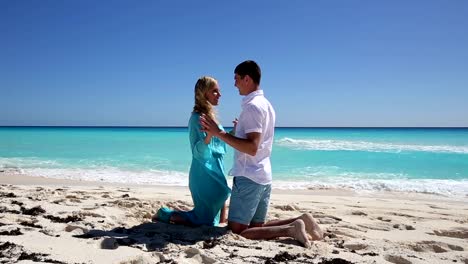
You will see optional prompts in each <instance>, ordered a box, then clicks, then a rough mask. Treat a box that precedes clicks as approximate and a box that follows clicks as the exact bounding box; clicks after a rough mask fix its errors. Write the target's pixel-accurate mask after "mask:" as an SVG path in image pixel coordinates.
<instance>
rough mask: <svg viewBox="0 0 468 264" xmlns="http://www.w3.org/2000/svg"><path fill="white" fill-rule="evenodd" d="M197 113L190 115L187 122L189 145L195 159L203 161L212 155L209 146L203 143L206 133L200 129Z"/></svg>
mask: <svg viewBox="0 0 468 264" xmlns="http://www.w3.org/2000/svg"><path fill="white" fill-rule="evenodd" d="M199 120H200V117H199V115H196V114H194V115H192V117H191V118H190V122H189V134H190V146H191V148H192V155H193V157H194V158H195V159H197V160H199V161H201V162H204V161H206V160H209V159H210V158H211V156H212V153H211V149H210V146H209V145H207V144H205V138H206V133H205V132H202V131H201V126H200V121H199Z"/></svg>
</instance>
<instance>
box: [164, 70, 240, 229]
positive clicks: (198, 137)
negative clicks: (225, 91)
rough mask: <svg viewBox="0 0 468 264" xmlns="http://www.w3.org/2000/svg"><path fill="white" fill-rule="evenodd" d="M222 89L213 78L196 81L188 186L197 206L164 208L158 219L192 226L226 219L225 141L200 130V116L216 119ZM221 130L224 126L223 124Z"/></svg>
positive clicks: (227, 192)
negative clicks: (190, 207)
mask: <svg viewBox="0 0 468 264" xmlns="http://www.w3.org/2000/svg"><path fill="white" fill-rule="evenodd" d="M220 97H221V92H220V90H219V86H218V82H217V81H216V80H215V79H214V78H211V77H207V76H204V77H201V78H200V79H198V81H197V83H196V84H195V106H194V107H193V112H192V115H191V117H190V121H189V125H188V127H189V133H190V146H191V149H192V164H191V166H190V173H189V188H190V192H191V193H192V200H193V204H194V208H193V209H192V210H191V211H178V210H171V209H169V208H167V207H162V208H160V209H159V210H158V212H157V213H156V216H155V220H156V221H161V222H165V223H174V224H183V225H189V226H200V225H208V226H216V225H218V224H219V223H220V219H221V222H225V221H226V213H225V211H226V210H225V202H226V199H227V198H228V197H229V194H230V192H231V190H230V189H229V187H228V185H227V181H226V177H225V176H224V175H225V173H224V163H223V162H224V161H223V160H224V154H225V153H226V144H225V143H224V142H223V141H221V140H220V139H218V138H217V137H213V136H212V135H211V134H207V133H205V132H202V131H201V127H200V122H199V119H200V115H201V114H205V115H208V116H210V117H211V118H213V119H214V120H216V114H215V111H214V106H216V105H218V101H219V98H220ZM219 126H220V129H223V128H222V126H221V125H219Z"/></svg>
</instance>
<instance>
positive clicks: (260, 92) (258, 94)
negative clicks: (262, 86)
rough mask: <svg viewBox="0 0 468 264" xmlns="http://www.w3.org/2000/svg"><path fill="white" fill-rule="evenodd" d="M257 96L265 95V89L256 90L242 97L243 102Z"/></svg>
mask: <svg viewBox="0 0 468 264" xmlns="http://www.w3.org/2000/svg"><path fill="white" fill-rule="evenodd" d="M256 96H263V90H255V91H253V92H251V93H249V94H248V95H246V96H245V97H244V98H243V99H242V104H246V103H248V102H250V101H251V100H252V99H253V98H254V97H256Z"/></svg>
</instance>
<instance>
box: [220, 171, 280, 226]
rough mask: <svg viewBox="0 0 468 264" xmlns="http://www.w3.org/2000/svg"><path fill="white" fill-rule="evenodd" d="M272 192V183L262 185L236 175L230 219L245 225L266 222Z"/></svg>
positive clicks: (230, 206)
mask: <svg viewBox="0 0 468 264" xmlns="http://www.w3.org/2000/svg"><path fill="white" fill-rule="evenodd" d="M270 194H271V184H268V185H261V184H258V183H256V182H254V181H252V180H250V179H249V178H246V177H240V176H236V177H234V179H233V183H232V192H231V200H230V203H229V216H228V220H229V221H231V222H236V223H239V224H243V225H250V224H251V223H264V222H265V220H266V215H267V212H268V205H269V203H270Z"/></svg>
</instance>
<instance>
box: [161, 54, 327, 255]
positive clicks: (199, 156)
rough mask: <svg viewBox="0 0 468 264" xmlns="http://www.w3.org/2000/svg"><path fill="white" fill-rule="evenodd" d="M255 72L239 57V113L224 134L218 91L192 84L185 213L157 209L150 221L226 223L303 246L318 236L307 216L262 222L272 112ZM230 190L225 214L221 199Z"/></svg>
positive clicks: (204, 81) (206, 83)
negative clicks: (228, 161) (227, 165)
mask: <svg viewBox="0 0 468 264" xmlns="http://www.w3.org/2000/svg"><path fill="white" fill-rule="evenodd" d="M260 79H261V70H260V67H259V66H258V64H257V63H256V62H254V61H250V60H249V61H244V62H242V63H241V64H239V65H238V66H237V67H236V68H235V70H234V80H235V86H236V87H237V88H238V89H239V94H240V95H241V96H244V98H243V100H242V112H241V114H240V115H239V119H236V120H235V121H234V122H233V123H234V129H233V131H231V132H230V133H227V132H226V131H224V129H223V127H222V126H221V125H220V124H218V122H217V119H216V115H215V111H214V106H216V105H218V103H219V98H220V97H221V91H220V88H219V85H218V82H217V81H216V80H215V79H214V78H211V77H206V76H205V77H201V78H200V79H198V81H197V83H196V84H195V106H194V107H193V112H192V115H191V117H190V121H189V124H188V127H189V134H190V146H191V149H192V163H191V166H190V173H189V188H190V192H191V194H192V200H193V204H194V208H193V210H191V211H179V210H171V209H169V208H167V207H162V208H160V209H159V210H158V212H157V213H156V215H155V216H154V217H153V220H154V221H160V222H165V223H173V224H183V225H188V226H201V225H207V226H217V225H218V224H219V223H225V222H226V221H227V222H228V224H227V225H228V228H229V229H231V230H232V231H233V232H234V233H236V234H240V235H241V236H243V237H245V238H249V239H273V238H278V237H292V238H294V239H296V240H298V241H299V242H300V243H301V244H302V245H304V246H305V247H309V246H310V240H320V239H322V237H323V232H322V230H321V229H320V227H319V226H318V224H317V222H316V221H315V219H314V218H313V217H312V215H311V214H309V213H305V214H303V215H301V216H299V217H296V218H291V219H285V220H273V221H269V222H265V221H266V216H267V211H268V206H269V200H270V194H271V181H272V176H271V163H270V156H271V150H272V145H273V136H274V127H275V111H274V109H273V107H272V105H271V104H270V102H269V101H268V100H267V99H266V98H265V97H264V95H263V90H261V89H260ZM226 143H227V144H229V145H230V146H231V147H233V148H234V149H235V154H234V165H233V168H232V169H231V171H230V172H229V174H230V175H232V176H234V178H233V184H232V192H231V190H230V189H229V186H228V185H227V181H226V177H225V173H224V162H223V160H224V155H225V153H226ZM230 193H231V198H230V204H229V217H228V218H227V219H226V200H227V198H228V197H229V194H230Z"/></svg>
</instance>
